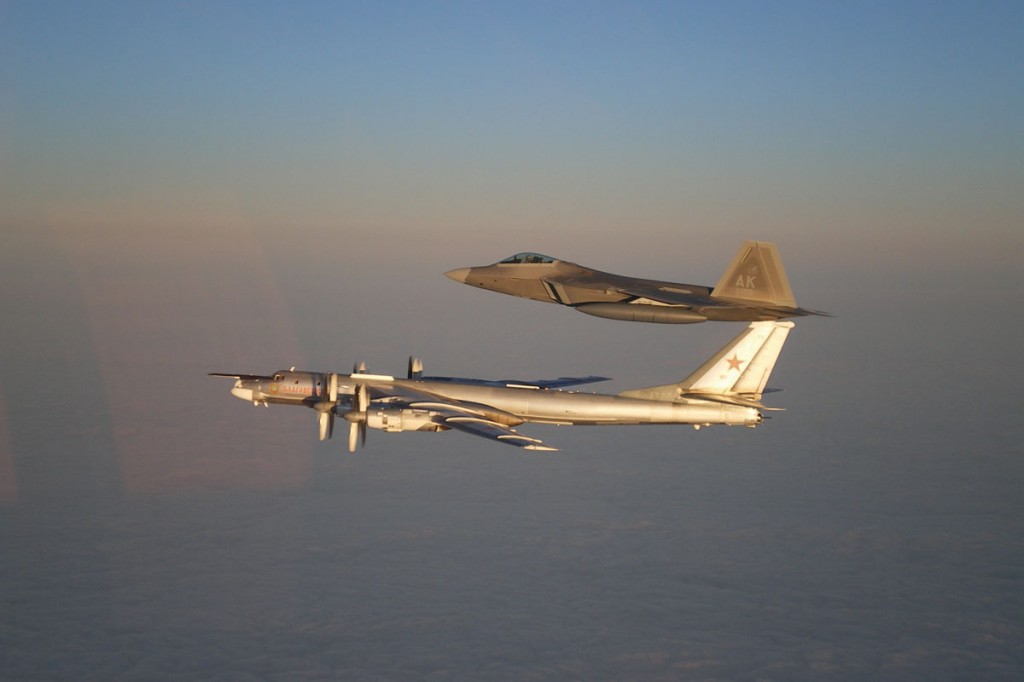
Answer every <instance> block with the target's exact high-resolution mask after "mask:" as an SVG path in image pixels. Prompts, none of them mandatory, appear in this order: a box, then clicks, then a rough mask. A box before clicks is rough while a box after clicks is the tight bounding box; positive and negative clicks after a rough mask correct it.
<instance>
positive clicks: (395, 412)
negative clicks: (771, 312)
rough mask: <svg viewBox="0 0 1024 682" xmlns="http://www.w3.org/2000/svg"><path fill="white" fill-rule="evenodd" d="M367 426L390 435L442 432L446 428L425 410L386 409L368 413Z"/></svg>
mask: <svg viewBox="0 0 1024 682" xmlns="http://www.w3.org/2000/svg"><path fill="white" fill-rule="evenodd" d="M366 425H367V426H368V427H370V428H371V429H380V430H381V431H387V432H388V433H398V432H399V431H442V430H444V429H445V428H446V427H444V426H442V425H440V424H437V423H435V422H434V421H433V420H432V418H431V413H430V412H427V411H424V410H409V409H384V410H373V411H372V412H367V413H366Z"/></svg>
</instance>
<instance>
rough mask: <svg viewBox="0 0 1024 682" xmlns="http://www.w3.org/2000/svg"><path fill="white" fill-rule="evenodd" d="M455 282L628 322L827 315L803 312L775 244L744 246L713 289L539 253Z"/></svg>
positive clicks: (457, 273) (456, 275)
mask: <svg viewBox="0 0 1024 682" xmlns="http://www.w3.org/2000/svg"><path fill="white" fill-rule="evenodd" d="M444 274H445V275H447V276H448V277H450V278H451V279H453V280H455V281H456V282H463V283H465V284H470V285H472V286H476V287H480V288H481V289H490V290H491V291H497V292H500V293H503V294H509V295H511V296H519V297H520V298H530V299H533V300H535V301H544V302H545V303H560V304H562V305H565V306H569V307H571V308H575V309H576V310H578V311H580V312H581V313H586V314H587V315H593V316H595V317H604V318H608V319H612V320H624V321H627V322H657V323H662V324H693V323H695V322H705V321H708V320H720V321H728V322H749V321H756V320H779V319H783V318H787V317H799V316H802V315H827V313H823V312H820V311H816V310H809V309H807V308H799V307H797V304H796V299H795V298H793V292H792V290H791V289H790V288H789V280H788V279H787V278H786V271H785V270H783V268H782V261H781V260H780V258H779V252H778V249H777V248H776V246H775V244H772V243H770V242H757V241H747V242H744V243H743V246H742V247H741V248H740V250H739V252H738V253H737V254H736V257H735V258H734V259H733V261H732V264H731V265H730V266H729V268H728V269H727V270H726V271H725V274H724V275H722V278H721V279H719V280H718V284H716V285H715V287H714V288H713V289H712V288H710V287H706V286H698V285H693V284H678V283H676V282H662V281H658V280H651V279H637V278H635V277H624V276H622V275H613V274H611V273H607V272H601V271H600V270H594V269H591V268H588V267H585V266H582V265H577V264H576V263H570V262H568V261H563V260H558V259H557V258H552V257H550V256H543V255H541V254H539V253H517V254H516V255H514V256H511V257H509V258H506V259H505V260H503V261H500V262H498V263H495V264H494V265H484V266H480V267H473V268H458V269H456V270H450V271H448V272H446V273H444Z"/></svg>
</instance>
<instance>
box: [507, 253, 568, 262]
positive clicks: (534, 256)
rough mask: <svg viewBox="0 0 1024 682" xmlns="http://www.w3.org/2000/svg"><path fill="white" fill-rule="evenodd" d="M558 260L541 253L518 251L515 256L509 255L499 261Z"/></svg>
mask: <svg viewBox="0 0 1024 682" xmlns="http://www.w3.org/2000/svg"><path fill="white" fill-rule="evenodd" d="M556 260H558V259H557V258H552V257H551V256H545V255H544V254H541V253H531V252H529V251H524V252H523V253H517V254H516V255H514V256H509V257H508V258H506V259H505V260H503V261H499V263H502V264H506V265H507V264H511V263H554V262H555V261H556Z"/></svg>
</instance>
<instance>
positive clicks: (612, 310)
mask: <svg viewBox="0 0 1024 682" xmlns="http://www.w3.org/2000/svg"><path fill="white" fill-rule="evenodd" d="M575 308H576V310H578V311H580V312H581V313H586V314H587V315H593V316H594V317H603V318H605V319H608V320H622V321H623V322H653V323H656V324H696V323H697V322H705V321H707V319H708V318H706V317H704V316H703V315H701V314H700V313H697V312H694V311H693V310H690V309H689V308H683V307H680V306H670V305H648V304H644V303H583V304H581V305H578V306H575Z"/></svg>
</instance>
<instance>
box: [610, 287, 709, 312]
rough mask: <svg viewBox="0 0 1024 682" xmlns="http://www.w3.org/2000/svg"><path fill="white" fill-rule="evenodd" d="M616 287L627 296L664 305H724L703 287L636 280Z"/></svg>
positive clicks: (689, 306)
mask: <svg viewBox="0 0 1024 682" xmlns="http://www.w3.org/2000/svg"><path fill="white" fill-rule="evenodd" d="M614 289H615V291H618V292H620V293H622V294H625V295H626V296H631V297H633V298H637V299H646V300H649V301H654V302H656V303H661V304H663V305H678V306H685V307H687V308H693V307H699V306H703V305H717V306H721V305H722V302H721V301H716V300H714V299H712V298H709V297H708V295H707V290H706V289H704V288H703V287H699V288H698V287H694V288H693V289H687V288H686V287H682V286H657V285H646V284H643V283H640V282H635V283H633V284H631V285H630V286H628V287H614Z"/></svg>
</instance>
